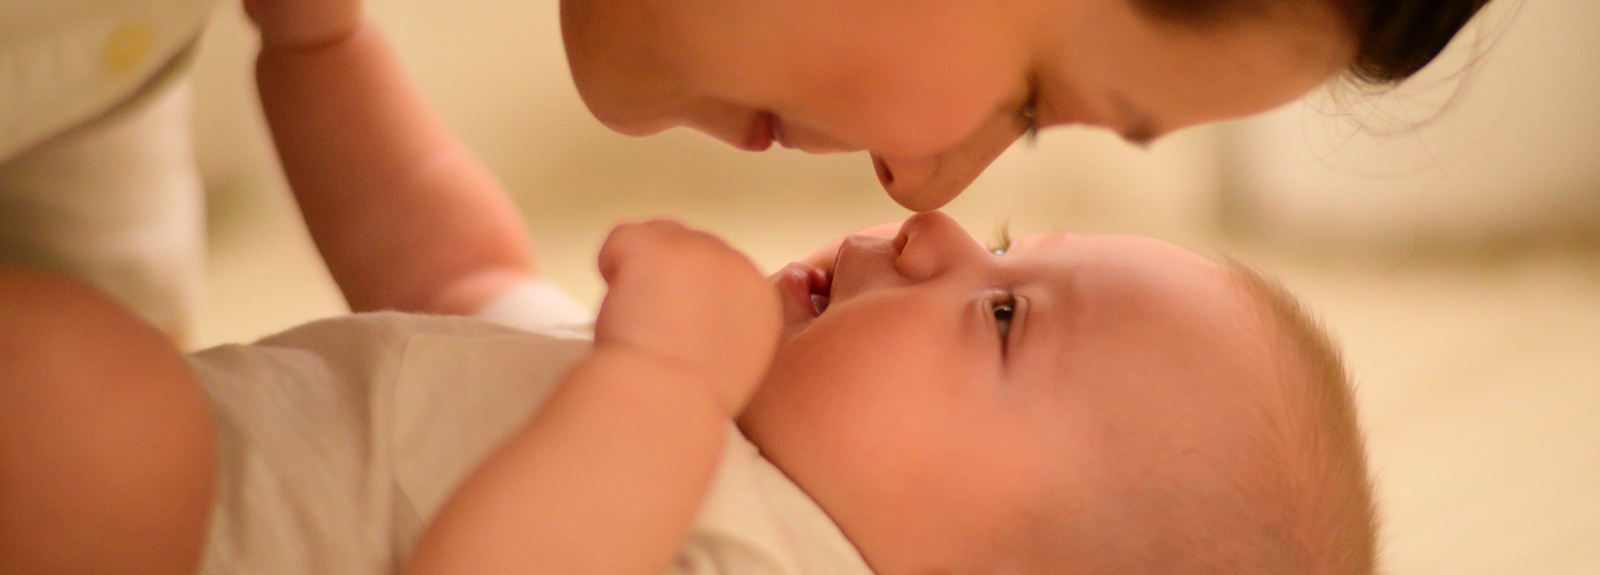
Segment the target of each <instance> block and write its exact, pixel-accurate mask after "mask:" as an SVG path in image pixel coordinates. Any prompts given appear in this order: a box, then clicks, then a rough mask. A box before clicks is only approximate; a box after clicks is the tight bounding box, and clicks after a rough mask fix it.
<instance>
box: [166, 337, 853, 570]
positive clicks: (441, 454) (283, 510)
mask: <svg viewBox="0 0 1600 575" xmlns="http://www.w3.org/2000/svg"><path fill="white" fill-rule="evenodd" d="M589 347H590V337H589V335H588V334H587V333H584V332H583V331H581V330H570V329H545V330H541V331H538V332H530V331H520V330H513V329H509V328H505V327H501V326H498V325H495V324H491V323H489V322H487V321H483V320H478V319H471V318H451V317H430V316H415V315H403V314H394V313H382V314H366V315H357V316H348V317H342V318H337V319H332V320H326V321H322V322H317V323H313V324H309V325H306V326H302V327H300V328H296V329H294V330H290V331H288V332H285V333H283V334H280V335H277V336H273V337H270V338H267V339H265V340H262V341H261V342H259V343H257V344H255V345H247V346H224V347H218V348H213V349H210V350H206V351H202V352H199V353H196V354H194V355H193V356H191V363H192V365H193V366H194V369H195V371H196V373H197V374H198V376H199V378H200V380H201V381H202V383H203V385H204V386H205V388H206V390H207V392H208V393H209V394H210V395H211V397H212V399H213V404H214V406H215V410H216V418H217V432H218V441H219V443H220V446H221V448H220V449H221V458H220V462H221V472H220V477H221V480H220V483H219V485H218V490H217V505H216V510H215V512H214V517H213V524H212V526H211V534H210V540H209V542H208V544H207V549H206V554H205V559H204V566H203V569H202V572H203V573H208V574H218V575H221V574H229V575H232V574H256V573H260V574H268V573H270V574H281V575H293V574H323V573H326V574H335V573H337V574H341V575H363V574H380V573H393V572H396V571H398V568H399V566H400V565H402V564H403V563H404V561H405V558H406V556H407V554H408V553H409V552H410V549H411V547H412V545H413V544H414V543H415V542H416V540H417V537H418V536H420V535H421V533H422V531H423V529H424V527H425V526H426V525H427V522H428V518H429V517H431V516H432V515H433V514H434V513H435V512H436V511H437V510H438V509H439V507H440V505H442V504H443V503H444V502H445V500H446V499H447V498H448V497H449V495H450V493H451V491H452V490H453V489H454V488H455V486H456V485H457V484H458V483H459V482H460V481H461V480H462V479H464V477H465V476H466V474H467V473H469V472H470V471H471V470H472V469H473V468H474V466H475V465H476V464H477V462H479V461H480V460H481V459H482V458H483V457H484V456H485V455H487V454H488V453H489V452H490V451H491V450H492V449H493V448H494V447H495V446H496V445H497V444H498V443H499V442H500V441H501V439H502V438H504V437H506V436H507V435H509V434H510V433H511V432H512V431H513V430H514V429H516V428H517V427H518V426H519V425H520V424H521V423H522V422H523V421H525V420H526V419H527V417H528V415H529V414H530V413H532V412H533V411H534V410H535V409H537V407H538V405H539V403H540V402H541V401H542V400H543V399H544V397H545V396H546V394H548V393H549V391H550V390H551V389H552V387H553V386H554V385H555V383H556V382H557V381H558V380H559V378H560V376H561V375H562V374H563V373H564V372H565V370H566V369H567V368H568V367H569V366H570V365H571V364H572V363H573V362H575V361H577V360H578V359H580V358H582V357H583V356H584V354H586V353H587V352H588V349H589ZM729 436H730V441H729V443H728V448H727V451H726V453H725V454H724V456H723V460H722V464H721V466H720V468H719V470H718V472H717V476H716V478H715V480H714V483H713V485H712V488H711V491H710V495H709V496H708V498H707V500H706V501H705V503H704V504H703V507H702V508H701V511H700V514H699V516H698V518H697V519H696V521H695V524H694V526H693V529H692V533H691V535H690V537H689V539H688V540H687V541H686V542H685V545H684V548H683V551H682V552H681V553H680V554H679V555H678V557H677V560H676V561H675V562H674V564H672V565H670V566H669V567H668V569H667V572H668V573H683V574H690V573H694V574H702V573H704V574H710V573H736V574H741V575H743V574H752V575H753V574H785V575H871V570H870V569H869V568H868V567H867V565H866V563H865V562H864V561H863V560H862V558H861V556H860V554H859V553H857V552H856V550H855V548H854V547H853V546H852V545H851V544H850V542H849V541H848V540H847V539H845V537H844V534H843V533H842V532H840V531H839V529H838V527H836V526H835V525H834V524H833V522H832V521H831V520H830V519H829V518H828V516H827V515H826V514H825V513H824V512H823V510H822V509H821V508H820V507H818V506H817V504H816V503H815V502H813V501H812V500H811V499H810V497H808V496H807V495H806V494H805V493H804V492H803V491H801V490H800V488H799V487H798V486H796V485H795V484H794V483H792V482H791V481H789V480H788V478H787V477H786V476H784V474H783V473H782V472H781V471H779V470H778V469H777V468H776V467H774V466H773V465H772V464H771V463H769V462H767V461H766V460H765V459H763V458H762V457H761V456H760V454H759V453H757V451H756V449H755V447H754V446H753V445H751V444H750V443H749V442H748V441H747V440H745V439H744V437H743V436H742V435H740V434H739V432H738V430H737V429H735V428H734V427H733V426H732V425H729ZM529 568H530V569H532V570H537V566H529Z"/></svg>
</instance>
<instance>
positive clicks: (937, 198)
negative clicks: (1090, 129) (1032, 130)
mask: <svg viewBox="0 0 1600 575" xmlns="http://www.w3.org/2000/svg"><path fill="white" fill-rule="evenodd" d="M1024 128H1026V126H1022V125H1019V124H1018V123H1017V122H1016V121H1014V120H1012V119H1010V118H997V119H996V120H995V121H991V122H988V123H986V124H984V125H983V126H982V127H980V128H979V129H978V131H977V132H976V133H974V134H972V135H971V136H968V137H967V138H966V139H965V140H962V141H961V142H959V143H957V144H956V145H955V146H952V147H950V148H948V149H946V150H944V151H941V152H938V153H935V154H931V155H921V156H896V155H891V154H880V153H877V152H874V153H873V154H872V167H873V168H874V169H875V170H877V172H878V182H879V183H882V184H883V189H884V191H887V192H889V197H890V198H893V199H894V201H895V202H896V203H898V204H900V205H901V206H904V207H905V208H906V209H908V210H911V211H914V212H930V211H933V210H937V209H939V208H941V207H944V205H945V204H948V203H950V200H953V199H955V197H956V196H959V195H961V192H963V191H965V190H966V189H967V186H969V185H971V184H972V181H973V180H976V179H978V175H979V174H982V173H983V170H984V168H987V167H989V164H991V163H993V162H994V160H995V158H998V157H1000V154H1001V153H1004V152H1005V151H1006V148H1008V147H1010V146H1011V143H1012V142H1015V141H1016V140H1017V138H1018V137H1019V136H1020V135H1021V133H1022V129H1024Z"/></svg>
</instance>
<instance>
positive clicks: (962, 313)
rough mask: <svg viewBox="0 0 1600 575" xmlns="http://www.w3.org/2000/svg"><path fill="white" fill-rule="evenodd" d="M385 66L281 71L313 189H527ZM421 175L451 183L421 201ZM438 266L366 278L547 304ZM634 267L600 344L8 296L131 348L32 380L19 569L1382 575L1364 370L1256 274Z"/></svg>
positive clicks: (968, 266)
mask: <svg viewBox="0 0 1600 575" xmlns="http://www.w3.org/2000/svg"><path fill="white" fill-rule="evenodd" d="M386 49H387V48H386V46H385V45H384V44H383V43H382V41H381V37H380V36H378V35H377V33H376V31H374V30H371V29H370V28H369V27H363V28H362V29H360V30H358V31H357V32H355V33H354V34H352V35H351V36H349V37H344V38H341V39H336V40H334V41H331V42H323V43H319V44H316V45H308V46H306V47H301V48H297V49H296V50H293V51H291V50H283V51H280V52H278V53H276V54H272V55H271V57H270V58H269V57H268V56H269V55H267V54H264V56H263V63H262V69H263V72H262V74H263V77H264V80H263V82H264V87H263V90H264V91H266V90H267V87H266V86H278V87H279V88H280V89H281V90H280V92H281V93H283V94H293V95H294V97H281V98H276V99H268V105H267V116H268V118H269V121H271V122H272V123H273V129H274V134H275V136H276V137H277V139H278V145H279V148H280V152H281V153H282V156H283V157H284V161H285V168H286V170H288V171H289V173H290V174H289V175H290V181H291V183H292V184H294V185H295V186H296V187H304V186H317V185H321V186H367V187H374V188H379V187H381V188H385V189H388V190H389V191H390V192H391V193H394V194H402V195H405V196H406V197H412V196H415V197H422V196H421V194H422V193H423V192H427V191H430V190H439V189H448V190H461V189H466V190H468V191H470V190H472V189H474V187H475V186H477V187H481V186H491V185H493V184H492V182H491V181H490V180H488V179H487V178H486V177H485V176H484V175H483V173H482V171H481V168H480V167H478V166H477V164H476V163H474V162H472V161H470V157H469V156H466V155H464V154H463V153H462V148H461V147H460V146H459V144H457V143H455V142H454V141H453V140H452V139H450V138H449V137H448V134H447V133H446V132H445V131H444V130H443V129H442V128H441V127H440V125H439V123H438V122H437V121H436V120H435V119H433V118H432V116H431V115H429V114H428V113H427V110H426V108H425V107H423V106H421V105H420V104H418V102H420V98H418V97H416V95H415V94H414V93H413V92H410V91H409V90H410V88H409V86H408V85H407V84H405V83H404V82H403V78H401V77H399V76H398V72H397V70H398V67H397V66H394V65H393V61H392V59H391V58H389V56H388V54H387V53H386V52H385V51H386ZM267 80H272V81H271V82H268V81H267ZM274 82H275V83H274ZM341 82H345V83H341ZM441 149H442V150H444V152H439V151H438V150H441ZM404 158H413V159H415V158H422V159H425V160H427V159H430V158H431V160H429V161H423V162H419V161H417V160H413V161H410V162H409V164H411V165H422V166H424V167H425V168H426V169H425V170H422V171H421V172H420V173H409V172H408V173H407V174H409V176H412V177H404V178H402V177H397V176H396V172H394V171H392V170H390V169H387V168H402V167H405V166H406V165H407V164H408V162H402V161H401V159H404ZM380 167H384V168H385V169H379V168H380ZM455 205H461V204H455ZM430 215H435V216H437V217H434V218H433V219H435V220H439V221H442V222H446V223H449V222H455V223H456V224H463V223H470V222H483V221H487V220H485V219H473V218H468V217H466V215H465V214H460V213H451V214H430ZM308 223H309V224H310V225H311V226H312V228H313V234H316V233H317V229H316V228H317V223H316V221H314V219H312V218H308ZM431 223H434V222H422V224H431ZM394 231H396V230H373V231H372V233H390V232H394ZM400 231H405V230H400ZM340 239H341V238H338V237H333V238H329V237H319V247H322V248H323V249H324V252H325V253H328V251H329V249H330V248H329V244H328V242H337V241H339V240H340ZM359 239H360V238H354V240H359ZM354 240H352V241H354ZM445 255H448V254H445ZM440 261H443V262H448V263H449V264H450V265H449V266H447V267H446V268H441V269H444V271H441V272H439V273H438V274H432V275H430V274H419V273H416V272H415V271H414V270H408V271H407V272H406V273H393V274H387V275H385V274H384V273H382V272H383V270H382V269H381V268H378V269H375V271H374V273H373V274H372V275H371V277H360V278H356V277H350V276H345V277H336V279H337V280H338V281H339V284H340V286H341V289H343V290H344V291H345V293H346V294H347V297H351V298H352V299H354V298H355V297H356V294H360V293H363V291H362V290H365V289H368V288H372V287H373V286H376V288H374V289H382V290H390V291H392V292H393V293H397V294H403V295H404V297H398V296H396V297H393V298H391V299H394V300H397V301H413V302H418V303H417V305H416V306H414V307H408V308H406V309H413V310H418V311H433V312H462V313H473V312H479V313H484V314H486V315H493V313H492V312H493V311H494V310H496V309H498V308H499V307H501V306H500V304H501V303H502V302H503V298H504V297H506V295H507V294H512V293H516V292H517V291H518V288H517V287H516V286H517V285H518V282H519V281H520V280H517V279H514V278H517V277H519V273H521V272H519V270H517V269H506V268H504V267H501V266H498V265H497V264H496V263H495V262H493V261H475V260H469V259H463V258H449V257H441V259H440ZM600 270H601V273H602V275H603V276H604V277H605V279H606V281H607V283H608V284H609V288H610V289H609V291H608V293H607V296H606V299H605V301H604V303H603V305H602V307H601V310H600V314H599V317H598V319H597V320H596V322H595V324H594V327H593V332H592V336H590V335H589V334H588V333H586V332H584V331H583V330H572V329H554V328H549V329H542V330H540V331H538V332H526V331H517V330H511V329H506V328H501V327H497V326H495V325H493V324H491V323H488V322H486V321H483V320H481V319H472V318H450V317H437V316H423V315H404V314H393V313H385V314H376V315H359V316H351V317H346V318H337V319H332V320H328V321H325V322H320V323H316V324H312V325H309V326H305V327H302V328H299V329H296V330H292V331H290V332H287V333H285V334H283V335H280V336H275V337H273V338H269V339H267V340H263V341H262V342H260V343H258V344H256V345H252V346H230V347H223V348H218V349H213V350H208V351H205V352H201V353H199V354H196V355H194V356H191V357H188V358H181V357H180V356H178V355H177V353H176V352H175V350H173V349H172V348H171V346H170V344H169V343H168V342H167V341H166V340H165V338H162V337H160V336H159V334H155V333H153V332H152V330H151V329H150V328H149V327H148V326H146V325H144V324H141V323H139V322H137V321H134V320H132V319H131V318H130V317H129V316H128V315H127V314H126V313H125V312H123V311H121V310H120V309H119V308H116V307H115V306H113V305H111V304H109V303H107V302H104V301H103V298H100V299H96V298H98V297H99V296H96V295H94V294H87V293H83V290H81V289H78V288H74V287H71V286H61V285H56V284H54V283H52V282H51V280H49V279H48V278H29V277H26V276H3V277H0V289H6V290H14V293H19V294H29V293H31V294H33V295H30V296H29V297H36V298H38V299H45V298H62V299H70V300H81V302H80V304H76V309H78V310H79V311H78V312H76V316H75V319H74V321H73V322H65V323H60V322H57V323H48V322H42V321H31V323H30V320H28V318H27V317H26V315H27V313H28V310H26V309H17V310H3V311H4V313H0V324H4V323H6V322H18V323H20V324H22V325H49V326H58V328H59V329H53V330H45V331H35V332H32V333H31V334H30V337H38V338H57V339H65V340H70V341H73V342H77V343H76V345H75V347H78V348H81V349H95V350H97V352H98V353H97V354H96V356H95V358H93V360H92V361H80V362H75V363H74V362H61V361H56V362H47V361H41V362H39V365H41V366H56V367H50V368H49V369H43V368H42V369H41V371H39V372H38V373H37V374H36V375H37V377H34V378H30V379H27V380H19V381H12V382H0V393H3V394H4V395H3V396H0V455H3V457H0V479H4V481H0V556H4V557H5V558H6V562H5V563H6V567H7V568H8V569H13V570H16V571H20V572H23V573H31V572H39V573H58V572H67V571H69V570H73V571H74V572H107V573H110V572H127V571H141V572H152V573H154V572H171V573H181V572H186V571H189V570H192V569H193V567H194V562H195V560H196V557H201V558H202V559H201V565H202V569H203V570H204V571H206V572H211V573H238V572H250V573H255V572H262V573H265V572H271V573H387V572H392V571H395V570H399V569H404V570H405V571H406V572H408V573H435V572H452V573H457V572H471V573H502V572H503V573H511V572H519V573H520V572H527V571H539V572H551V573H602V572H603V573H634V574H655V573H661V572H663V571H664V570H665V571H670V572H681V573H710V572H728V573H741V574H745V573H790V574H812V573H815V574H824V573H826V574H839V573H843V574H850V573H857V574H866V573H877V574H879V575H913V574H915V575H920V574H924V573H952V574H958V573H1063V574H1065V573H1118V574H1121V573H1274V574H1275V573H1329V574H1346V573H1352V574H1353V573H1370V572H1371V570H1372V562H1373V554H1374V543H1373V531H1374V527H1373V519H1372V511H1371V495H1370V489H1369V487H1368V485H1367V479H1366V472H1365V466H1364V463H1363V455H1362V448H1361V442H1360V436H1359V432H1358V430H1357V427H1356V423H1355V417H1354V412H1353V408H1352V406H1351V400H1350V395H1349V390H1348V388H1347V384H1346V382H1345V378H1344V375H1343V373H1342V369H1341V367H1340V364H1339V361H1338V358H1337V354H1336V353H1335V352H1334V350H1333V348H1332V346H1331V345H1330V344H1329V343H1328V341H1327V339H1326V338H1325V337H1324V336H1323V335H1322V333H1321V332H1320V330H1318V329H1317V328H1316V326H1315V324H1314V323H1313V322H1312V321H1310V320H1309V319H1307V316H1306V315H1305V314H1304V313H1303V312H1302V311H1301V310H1300V307H1299V306H1298V305H1297V304H1295V303H1294V302H1293V300H1292V299H1290V298H1289V297H1288V296H1287V295H1285V294H1284V293H1283V292H1282V291H1281V290H1280V289H1278V288H1277V287H1276V285H1275V284H1273V283H1272V282H1270V281H1265V280H1263V279H1261V278H1260V277H1259V276H1257V275H1256V274H1254V273H1252V272H1250V271H1249V270H1247V269H1246V268H1243V267H1240V266H1235V265H1217V264H1214V263H1212V262H1210V261H1207V260H1205V259H1203V258H1201V257H1199V256H1196V255H1194V254H1191V253H1189V252H1185V251H1183V250H1180V249H1177V248H1175V247H1172V246H1169V245H1166V244H1162V243H1159V242H1156V241H1153V240H1149V239H1142V238H1129V237H1087V236H1074V235H1066V234H1055V235H1045V236H1033V237H1028V238H1023V239H1021V240H1020V241H1018V242H1016V243H1015V245H1010V246H1002V247H1000V248H998V249H995V250H992V251H991V250H988V249H985V248H984V247H982V246H981V245H980V244H979V243H978V242H976V241H974V240H972V239H971V237H970V236H968V235H967V234H966V233H965V232H963V231H962V230H961V229H960V228H959V227H958V226H956V225H955V223H954V222H953V221H952V220H951V219H950V218H949V217H947V216H945V215H943V214H939V213H926V214H919V215H916V216H914V217H912V218H910V219H908V220H906V221H905V222H904V223H903V224H902V225H900V226H899V227H898V229H894V230H892V231H891V230H890V229H888V228H878V229H874V230H869V231H868V232H866V233H863V234H859V235H854V236H850V237H848V238H845V239H844V240H843V241H842V242H840V244H839V245H837V246H832V247H828V248H824V249H823V250H821V251H819V252H818V253H817V254H816V255H814V256H812V257H809V258H806V259H805V260H804V261H803V262H800V263H796V264H793V265H790V266H788V267H786V268H784V269H783V270H781V271H779V272H778V273H777V274H775V275H773V276H772V277H771V278H770V280H769V279H764V278H762V277H761V275H760V274H759V273H758V272H757V271H756V269H755V267H754V266H753V265H752V264H751V263H750V262H749V260H748V259H746V258H745V257H744V256H743V255H742V254H740V253H739V252H737V251H735V250H733V249H732V248H729V247H728V246H726V245H725V244H723V243H722V242H721V241H720V240H718V239H716V238H714V237H712V236H709V235H707V234H704V233H702V232H698V231H694V230H691V229H688V228H685V227H683V226H681V225H678V224H675V223H671V222H664V221H656V222H649V223H643V224H632V225H624V226H620V227H619V228H617V230H615V231H614V232H613V233H612V235H611V237H610V238H609V239H608V240H607V242H606V244H605V246H604V247H603V248H602V250H601V255H600ZM441 274H442V275H441ZM523 275H524V276H525V274H523ZM774 286H776V287H774ZM75 290H76V291H75ZM536 313H537V314H542V315H545V316H547V317H561V316H563V315H564V314H563V313H562V312H561V311H560V310H548V309H546V310H536ZM567 316H568V317H570V315H567ZM19 318H20V319H19ZM84 326H94V329H84ZM0 332H3V333H21V330H0ZM4 343H5V342H4V341H0V344H4ZM61 348H62V349H67V348H70V347H67V346H63V347H61ZM5 349H7V348H6V346H4V345H0V351H4V350H5ZM111 378H115V379H120V380H121V381H119V384H118V387H117V389H118V392H117V394H114V395H113V394H107V393H106V392H105V391H104V390H103V389H100V388H99V387H97V382H101V381H105V380H107V379H111ZM200 390H204V394H202V393H200ZM84 398H92V400H86V399H84ZM733 423H736V428H735V427H734V426H733V425H731V424H733ZM150 486H158V487H155V488H152V487H150ZM152 493H159V496H152V495H151V494H152ZM208 523H209V528H207V527H206V525H207V524H208ZM202 548H203V550H202ZM68 566H70V567H71V569H69V568H68Z"/></svg>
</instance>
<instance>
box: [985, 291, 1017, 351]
mask: <svg viewBox="0 0 1600 575" xmlns="http://www.w3.org/2000/svg"><path fill="white" fill-rule="evenodd" d="M1016 311H1017V305H1016V301H1015V300H1012V299H1011V298H1010V297H1009V296H1007V297H1003V298H998V299H996V300H994V302H993V303H990V304H989V312H990V313H993V314H994V325H995V327H996V328H998V329H999V330H1000V342H1001V343H1004V342H1005V341H1006V338H1008V337H1010V335H1011V315H1012V314H1014V313H1016Z"/></svg>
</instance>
